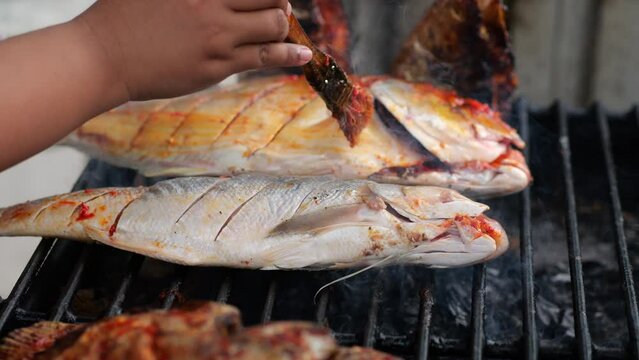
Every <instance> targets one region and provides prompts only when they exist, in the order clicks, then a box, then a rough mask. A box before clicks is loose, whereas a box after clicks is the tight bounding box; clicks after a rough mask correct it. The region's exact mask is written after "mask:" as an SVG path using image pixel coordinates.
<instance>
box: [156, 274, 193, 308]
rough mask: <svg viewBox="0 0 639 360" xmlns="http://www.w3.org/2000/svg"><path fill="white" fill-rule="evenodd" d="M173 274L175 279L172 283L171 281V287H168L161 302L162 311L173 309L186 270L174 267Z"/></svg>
mask: <svg viewBox="0 0 639 360" xmlns="http://www.w3.org/2000/svg"><path fill="white" fill-rule="evenodd" d="M175 272H176V274H175V278H174V279H173V281H171V286H170V287H169V290H167V292H166V296H165V297H164V300H163V301H162V308H163V309H164V310H168V309H170V308H171V307H173V304H174V303H175V299H176V298H177V296H178V294H179V292H180V286H182V282H183V281H184V277H185V276H186V273H187V268H186V267H184V266H178V267H176V271H175Z"/></svg>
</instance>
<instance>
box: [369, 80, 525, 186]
mask: <svg viewBox="0 0 639 360" xmlns="http://www.w3.org/2000/svg"><path fill="white" fill-rule="evenodd" d="M368 86H369V87H370V89H371V92H372V93H373V95H374V96H375V99H376V100H377V113H378V115H379V116H380V117H381V118H382V120H383V122H384V124H385V125H386V126H387V127H388V128H389V129H390V131H392V132H393V133H394V134H396V136H400V137H402V138H403V139H406V142H407V143H410V144H411V146H413V147H416V148H417V149H418V151H420V152H421V153H422V154H423V160H422V161H420V162H419V163H415V164H412V165H409V166H400V167H391V168H386V169H382V170H380V171H379V172H378V173H376V174H373V175H372V176H371V180H375V181H384V182H392V183H404V184H429V185H437V186H444V187H453V188H454V189H456V190H459V191H462V192H464V193H468V194H473V195H474V196H475V195H479V196H496V195H504V194H507V193H513V192H517V191H520V190H522V189H524V188H525V187H526V186H528V184H529V183H530V181H531V180H532V179H531V177H530V171H529V170H528V166H527V164H526V160H525V158H524V157H523V155H522V154H521V152H520V150H521V149H523V148H524V147H525V143H524V141H523V140H522V139H521V138H520V137H519V135H518V134H517V131H516V130H515V129H513V128H512V127H510V126H509V125H508V124H506V123H505V122H504V121H503V120H502V117H501V114H500V113H499V112H497V111H493V110H492V109H491V108H490V107H489V106H488V105H485V104H482V103H480V102H478V101H476V100H473V99H468V98H463V97H460V96H459V95H458V94H457V93H455V92H453V91H449V90H444V89H440V88H437V87H435V86H433V85H430V84H422V83H410V82H406V81H402V80H399V79H394V78H383V77H382V78H380V77H377V78H371V79H370V80H368Z"/></svg>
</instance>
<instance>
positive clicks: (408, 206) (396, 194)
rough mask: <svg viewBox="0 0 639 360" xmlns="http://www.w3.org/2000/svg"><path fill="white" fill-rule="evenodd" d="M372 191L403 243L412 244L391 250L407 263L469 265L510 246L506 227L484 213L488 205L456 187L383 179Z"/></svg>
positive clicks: (434, 265) (395, 233) (436, 265)
mask: <svg viewBox="0 0 639 360" xmlns="http://www.w3.org/2000/svg"><path fill="white" fill-rule="evenodd" d="M371 190H372V191H373V192H374V193H375V194H377V195H378V196H380V197H381V198H382V199H383V201H384V203H385V205H386V207H385V209H384V211H385V212H386V214H387V216H388V218H389V219H390V220H389V221H390V222H391V223H392V224H393V225H392V227H393V230H394V236H395V238H396V239H398V240H397V241H399V242H400V243H401V244H402V246H398V248H403V247H404V246H406V247H407V248H408V249H409V250H408V251H406V250H402V253H401V254H399V255H390V256H397V257H400V258H401V262H402V263H413V264H422V265H428V266H432V267H454V266H463V265H470V264H474V263H478V262H483V261H488V260H491V259H494V258H496V257H498V256H499V255H501V254H502V253H504V252H505V251H506V250H507V249H508V237H507V235H506V232H505V231H504V229H503V228H502V227H501V225H500V224H499V223H498V222H497V221H495V220H492V219H490V218H488V217H487V216H485V215H484V214H483V213H484V212H485V211H486V210H488V206H486V205H484V204H481V203H478V202H475V201H472V200H470V199H468V198H466V197H464V196H463V195H461V194H459V193H458V192H456V191H453V190H450V189H442V188H436V187H426V186H418V187H413V186H389V185H380V184H371ZM391 243H392V242H391ZM390 253H391V254H393V253H394V251H393V250H390Z"/></svg>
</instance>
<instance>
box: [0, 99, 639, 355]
mask: <svg viewBox="0 0 639 360" xmlns="http://www.w3.org/2000/svg"><path fill="white" fill-rule="evenodd" d="M511 120H512V123H513V124H514V125H515V126H516V127H518V129H519V131H520V134H521V135H522V138H523V139H524V140H526V141H527V142H528V144H529V146H528V148H527V149H526V152H527V155H528V158H529V161H530V166H531V170H532V172H533V175H534V177H535V183H534V185H533V186H532V187H531V188H529V189H527V190H525V191H524V192H523V193H521V194H517V195H512V196H509V197H505V198H501V199H496V200H491V201H489V202H488V204H489V205H490V206H491V208H492V210H491V212H490V214H491V216H492V217H494V218H495V219H498V220H499V221H500V222H501V223H502V224H503V225H504V228H505V229H506V231H507V232H508V234H509V236H510V238H511V243H512V244H513V245H512V249H511V250H510V251H509V252H508V253H507V254H505V255H504V256H502V257H501V258H499V259H497V260H495V261H492V262H490V263H488V264H482V265H477V266H475V267H471V268H461V269H446V270H440V269H437V270H430V269H425V268H423V267H419V266H389V267H384V268H381V269H374V270H371V271H368V272H366V273H364V274H362V275H360V276H358V277H355V278H352V279H349V280H346V281H344V282H341V283H339V284H337V285H335V286H333V287H331V288H329V289H328V290H326V291H324V292H322V293H321V294H319V295H318V296H317V298H316V301H314V295H315V292H316V291H317V290H318V289H319V288H320V287H321V286H322V285H324V284H326V283H328V282H330V281H331V280H333V279H336V278H337V277H339V276H343V275H345V274H347V273H349V271H346V270H341V271H326V272H301V271H273V272H260V271H249V270H232V269H224V268H188V267H183V266H176V265H171V264H168V263H164V262H161V261H157V260H153V259H148V258H144V257H142V256H138V255H134V254H129V253H126V252H123V251H120V250H117V249H111V248H107V247H105V246H101V245H96V244H79V243H74V242H70V241H62V240H59V239H43V240H42V242H41V243H40V244H39V246H38V247H37V249H36V251H35V252H34V254H33V256H32V258H31V260H30V261H29V263H28V265H27V266H26V268H25V269H24V271H23V273H22V275H21V277H20V278H19V280H18V282H17V284H16V285H15V287H14V289H13V291H12V292H11V295H10V296H9V298H8V299H6V300H4V301H3V302H2V305H1V307H0V333H1V334H0V335H6V333H7V332H8V331H10V330H12V329H15V328H17V327H21V326H26V325H29V324H32V323H34V322H36V321H40V320H55V321H65V322H87V321H93V320H96V319H99V318H102V317H105V316H109V315H116V314H119V313H121V312H123V311H124V312H132V311H137V310H144V309H149V308H170V307H172V306H176V305H178V304H179V303H181V302H184V301H187V300H193V299H211V300H217V301H220V302H226V303H230V304H232V305H235V306H237V307H239V308H240V310H241V311H242V314H243V317H244V322H245V323H246V324H249V325H250V324H257V323H262V322H268V321H271V320H288V319H303V320H314V321H317V322H319V323H322V324H324V325H326V326H329V327H330V328H331V329H332V331H333V332H334V334H335V336H336V337H337V339H338V340H339V342H340V343H342V344H344V345H354V344H361V345H365V346H371V347H375V348H377V349H380V350H383V351H387V352H389V353H393V354H396V355H399V356H402V357H405V358H408V359H427V358H464V359H466V358H471V359H481V358H512V359H519V358H526V359H536V358H544V359H552V358H580V359H590V358H600V359H621V358H627V357H634V358H636V357H637V356H639V337H638V334H639V312H638V310H637V298H636V294H635V292H636V288H635V280H636V277H637V275H639V274H638V273H636V272H633V267H634V268H637V266H638V264H637V263H638V262H639V243H637V241H636V240H637V234H638V233H639V190H638V187H637V184H639V159H638V158H637V157H636V149H634V148H633V146H635V145H636V143H637V141H636V140H637V139H638V136H639V111H638V109H637V108H634V109H632V110H631V111H629V112H627V113H620V114H613V113H608V112H606V110H605V108H604V107H603V106H601V105H594V106H593V107H591V108H590V109H587V110H583V109H567V107H566V106H564V105H563V104H562V103H556V104H554V105H553V106H551V107H550V108H546V109H531V108H529V107H528V105H527V104H526V102H525V101H523V100H520V101H518V102H516V104H515V106H514V107H513V113H512V116H511ZM157 180H158V179H146V178H142V177H141V176H139V175H137V174H136V173H135V172H134V171H131V170H127V169H121V168H115V167H113V166H110V165H107V164H105V163H102V162H98V161H95V160H93V161H91V162H90V163H89V165H88V166H87V168H86V170H85V171H84V173H83V174H82V175H81V177H80V179H79V180H78V182H77V184H76V185H75V189H82V188H88V187H99V186H126V185H132V184H150V183H153V182H155V181H157ZM627 239H630V240H631V242H629V243H628V242H627ZM632 240H635V241H634V242H633V241H632Z"/></svg>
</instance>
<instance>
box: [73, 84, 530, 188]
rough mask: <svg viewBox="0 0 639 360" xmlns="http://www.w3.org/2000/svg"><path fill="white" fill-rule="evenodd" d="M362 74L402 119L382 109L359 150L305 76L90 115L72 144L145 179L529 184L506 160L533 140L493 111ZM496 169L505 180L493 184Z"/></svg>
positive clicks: (523, 169)
mask: <svg viewBox="0 0 639 360" xmlns="http://www.w3.org/2000/svg"><path fill="white" fill-rule="evenodd" d="M358 82H359V83H360V84H361V85H362V86H364V87H365V88H366V89H368V91H371V93H372V94H373V96H375V98H376V100H377V101H378V102H379V103H380V104H382V105H383V106H385V107H386V108H387V109H388V111H389V112H390V113H391V114H392V116H394V118H395V119H396V120H392V121H394V122H396V124H395V126H394V127H393V126H391V127H389V126H388V119H381V118H380V115H379V114H377V113H375V114H373V118H372V119H371V121H370V123H369V125H368V126H367V127H366V128H365V129H364V131H363V132H362V134H361V137H360V140H359V141H358V145H357V146H356V147H354V148H351V147H350V146H349V143H348V141H347V140H346V139H345V138H344V136H343V135H342V133H341V131H340V129H339V126H338V124H337V122H336V121H335V120H334V119H333V118H332V117H331V114H330V112H329V111H328V109H327V108H326V106H325V104H324V102H323V101H322V100H321V98H319V97H318V96H317V94H316V93H315V92H314V91H313V90H312V89H311V88H310V87H309V86H308V84H307V83H306V81H305V80H304V79H303V78H300V77H296V76H275V77H267V78H260V79H254V80H250V81H246V82H242V83H240V84H237V85H234V86H230V87H225V88H219V87H218V88H213V89H209V90H206V91H203V92H200V93H197V94H193V95H190V96H186V97H181V98H176V99H170V100H160V101H149V102H141V103H129V104H126V105H124V106H122V107H120V108H117V109H114V110H112V111H110V112H107V113H105V114H103V115H100V116H98V117H97V118H95V119H93V120H91V121H89V122H87V123H86V124H85V125H84V126H82V127H81V128H79V129H78V130H77V131H76V132H74V133H73V134H72V135H71V136H69V137H68V138H67V139H66V140H65V141H64V143H65V144H68V145H71V146H74V147H77V148H79V149H81V150H84V151H86V152H88V153H89V154H91V155H93V156H95V157H98V158H101V159H104V160H107V161H110V162H112V163H114V164H116V165H120V166H125V167H130V168H134V169H137V170H139V171H141V172H142V173H143V174H145V175H147V176H159V175H173V176H192V175H217V176H220V175H232V174H237V173H242V172H260V173H267V174H273V175H322V174H332V175H335V176H338V177H341V178H368V177H371V176H375V175H379V174H383V176H377V177H376V178H377V179H381V180H383V181H386V182H391V183H405V184H420V185H436V186H445V187H450V188H453V189H459V190H461V191H464V192H465V193H468V194H471V195H475V194H474V193H473V189H475V188H476V189H478V191H477V195H482V196H494V195H500V194H504V193H510V192H515V191H518V190H521V189H523V188H524V187H525V186H526V185H527V184H528V183H529V181H530V175H529V173H528V168H527V166H526V163H525V161H524V160H523V157H517V156H514V157H513V156H508V157H509V158H511V159H516V160H518V161H515V162H513V161H509V162H508V164H502V163H501V161H500V159H501V158H505V154H507V153H509V152H516V153H518V151H517V150H516V149H514V148H515V147H522V146H523V145H524V144H523V142H522V141H521V139H520V138H519V137H518V135H517V133H516V132H515V131H514V130H513V129H512V128H510V127H509V126H508V125H507V124H505V123H504V122H503V121H502V120H501V118H500V115H499V114H498V113H495V112H492V111H490V109H489V108H488V107H485V106H483V105H481V104H479V103H476V102H474V101H473V100H468V99H463V98H459V97H457V96H455V94H454V93H451V92H446V91H442V90H439V89H436V88H434V87H432V86H428V85H423V84H413V83H408V82H405V81H401V80H397V79H392V78H385V77H376V78H362V79H359V80H358ZM382 120H385V121H386V123H385V122H384V121H382ZM402 128H403V129H404V130H398V129H402ZM511 144H512V145H511ZM425 149H426V150H427V151H426V150H425ZM433 156H435V157H436V158H438V159H440V160H442V161H443V162H445V163H446V164H449V165H450V166H449V168H448V169H431V170H429V173H428V174H423V173H420V174H418V175H419V176H416V175H410V176H409V175H400V174H394V175H392V176H391V175H389V172H388V171H387V170H388V169H397V168H410V167H414V166H415V165H419V164H422V163H423V162H424V161H427V160H429V159H432V158H433ZM519 159H521V160H519ZM495 161H497V162H495ZM476 162H480V163H481V164H482V166H481V167H480V166H477V164H475V163H476ZM480 168H481V169H480ZM491 171H492V172H493V173H494V174H492V175H491V174H489V173H488V172H491ZM497 173H499V174H504V173H505V174H507V176H506V179H505V181H504V180H503V178H504V176H502V179H500V181H498V182H497V183H495V185H493V184H492V183H491V179H492V178H494V177H496V176H497Z"/></svg>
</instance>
